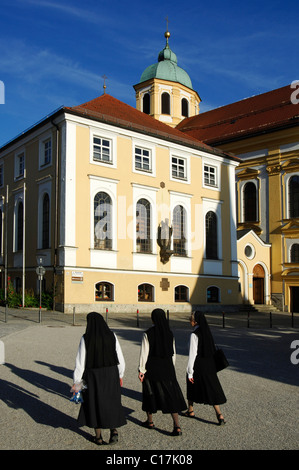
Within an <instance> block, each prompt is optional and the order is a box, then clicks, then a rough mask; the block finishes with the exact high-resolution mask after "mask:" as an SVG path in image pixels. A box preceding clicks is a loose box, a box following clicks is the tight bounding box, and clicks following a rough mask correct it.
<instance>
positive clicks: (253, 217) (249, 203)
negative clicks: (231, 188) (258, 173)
mask: <svg viewBox="0 0 299 470" xmlns="http://www.w3.org/2000/svg"><path fill="white" fill-rule="evenodd" d="M257 220H258V218H257V194H256V186H255V184H254V183H251V182H250V183H246V184H245V187H244V222H256V221H257Z"/></svg>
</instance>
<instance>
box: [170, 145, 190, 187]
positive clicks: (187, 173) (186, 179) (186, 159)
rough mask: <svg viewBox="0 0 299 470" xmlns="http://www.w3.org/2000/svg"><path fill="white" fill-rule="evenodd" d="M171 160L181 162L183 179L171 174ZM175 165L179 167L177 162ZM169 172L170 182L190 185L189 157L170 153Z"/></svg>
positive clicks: (180, 153) (179, 153)
mask: <svg viewBox="0 0 299 470" xmlns="http://www.w3.org/2000/svg"><path fill="white" fill-rule="evenodd" d="M173 159H178V160H181V161H182V162H183V168H184V177H180V176H174V175H173V172H172V165H173V163H174V162H173ZM176 164H178V165H181V164H182V163H181V162H177V163H176ZM169 167H170V168H169V172H170V180H171V181H176V182H179V183H187V184H190V157H189V155H186V154H183V153H182V152H171V153H170V164H169Z"/></svg>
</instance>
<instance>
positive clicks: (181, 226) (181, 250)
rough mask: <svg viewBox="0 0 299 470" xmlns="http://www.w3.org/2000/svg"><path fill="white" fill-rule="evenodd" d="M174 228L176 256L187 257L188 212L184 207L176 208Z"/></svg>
mask: <svg viewBox="0 0 299 470" xmlns="http://www.w3.org/2000/svg"><path fill="white" fill-rule="evenodd" d="M172 226H173V251H174V254H175V255H178V256H186V236H185V235H186V210H185V209H184V208H183V206H176V207H175V208H174V210H173V220H172Z"/></svg>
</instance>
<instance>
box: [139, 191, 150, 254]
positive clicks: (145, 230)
mask: <svg viewBox="0 0 299 470" xmlns="http://www.w3.org/2000/svg"><path fill="white" fill-rule="evenodd" d="M136 251H137V252H138V253H151V251H152V243H151V205H150V203H149V201H148V200H147V199H139V201H138V202H137V206H136Z"/></svg>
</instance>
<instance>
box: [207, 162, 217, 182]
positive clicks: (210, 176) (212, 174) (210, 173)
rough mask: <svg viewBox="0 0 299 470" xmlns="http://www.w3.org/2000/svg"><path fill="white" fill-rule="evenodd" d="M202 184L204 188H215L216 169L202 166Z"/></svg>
mask: <svg viewBox="0 0 299 470" xmlns="http://www.w3.org/2000/svg"><path fill="white" fill-rule="evenodd" d="M204 184H205V186H214V187H215V186H217V168H215V167H214V166H209V165H204Z"/></svg>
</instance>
